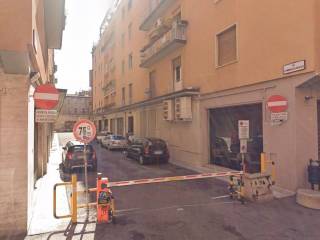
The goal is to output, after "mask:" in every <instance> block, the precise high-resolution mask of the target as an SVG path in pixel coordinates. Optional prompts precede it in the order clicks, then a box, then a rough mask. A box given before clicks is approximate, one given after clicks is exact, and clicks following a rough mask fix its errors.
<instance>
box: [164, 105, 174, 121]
mask: <svg viewBox="0 0 320 240" xmlns="http://www.w3.org/2000/svg"><path fill="white" fill-rule="evenodd" d="M172 105H173V101H172V100H165V101H163V120H166V121H173V120H174V119H173V106H172Z"/></svg>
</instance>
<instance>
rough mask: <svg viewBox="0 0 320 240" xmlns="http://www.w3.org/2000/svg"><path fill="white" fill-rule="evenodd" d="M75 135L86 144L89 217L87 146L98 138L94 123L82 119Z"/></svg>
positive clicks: (85, 163) (86, 186)
mask: <svg viewBox="0 0 320 240" xmlns="http://www.w3.org/2000/svg"><path fill="white" fill-rule="evenodd" d="M73 135H74V137H75V138H76V139H77V140H78V141H79V142H82V143H84V148H83V161H84V175H85V176H84V178H85V189H86V190H85V191H86V210H87V217H88V216H89V207H88V203H89V199H88V161H87V144H88V143H90V142H91V141H92V140H94V138H95V136H96V127H95V125H94V123H93V122H91V121H89V120H87V119H82V120H80V121H78V122H76V124H75V125H74V127H73Z"/></svg>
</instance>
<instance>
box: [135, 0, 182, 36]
mask: <svg viewBox="0 0 320 240" xmlns="http://www.w3.org/2000/svg"><path fill="white" fill-rule="evenodd" d="M175 1H176V0H160V2H159V3H158V5H156V6H154V7H153V8H152V9H150V11H149V12H148V13H147V16H145V17H144V19H143V22H142V23H141V25H140V27H139V28H140V30H142V31H149V30H150V28H151V27H152V26H153V25H154V23H155V22H156V21H157V20H158V19H159V18H160V17H161V16H162V15H163V14H164V13H165V11H166V10H167V9H168V8H169V7H170V6H171V5H172V4H173V3H174V2H175Z"/></svg>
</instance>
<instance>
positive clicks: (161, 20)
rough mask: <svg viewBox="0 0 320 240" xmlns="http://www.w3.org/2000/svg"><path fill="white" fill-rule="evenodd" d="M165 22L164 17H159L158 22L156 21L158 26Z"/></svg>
mask: <svg viewBox="0 0 320 240" xmlns="http://www.w3.org/2000/svg"><path fill="white" fill-rule="evenodd" d="M162 24H163V19H162V18H158V19H157V22H156V28H157V27H160V26H161V25H162Z"/></svg>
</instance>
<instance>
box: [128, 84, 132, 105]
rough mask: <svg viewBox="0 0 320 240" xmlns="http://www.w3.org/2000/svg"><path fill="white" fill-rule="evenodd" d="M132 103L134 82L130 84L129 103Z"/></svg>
mask: <svg viewBox="0 0 320 240" xmlns="http://www.w3.org/2000/svg"><path fill="white" fill-rule="evenodd" d="M131 103H132V83H130V84H129V104H131Z"/></svg>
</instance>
